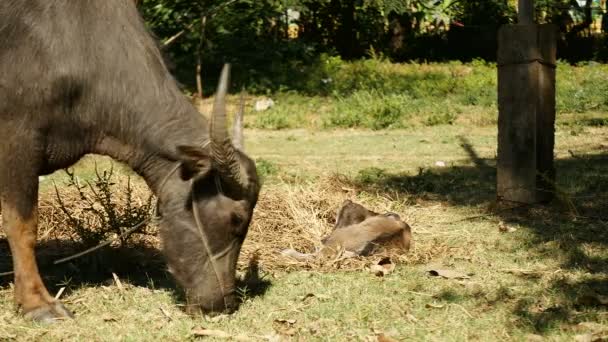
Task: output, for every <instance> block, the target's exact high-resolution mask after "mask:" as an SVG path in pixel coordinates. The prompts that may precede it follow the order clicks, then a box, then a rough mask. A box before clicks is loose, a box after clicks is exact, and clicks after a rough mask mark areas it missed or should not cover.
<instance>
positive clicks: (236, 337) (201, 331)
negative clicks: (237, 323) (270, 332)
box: [192, 328, 253, 341]
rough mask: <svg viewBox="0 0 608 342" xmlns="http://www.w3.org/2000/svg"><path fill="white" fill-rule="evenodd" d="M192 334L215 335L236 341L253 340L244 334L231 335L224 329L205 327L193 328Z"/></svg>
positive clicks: (199, 335) (196, 335) (201, 335)
mask: <svg viewBox="0 0 608 342" xmlns="http://www.w3.org/2000/svg"><path fill="white" fill-rule="evenodd" d="M192 335H193V336H194V337H215V338H221V339H230V340H234V341H253V340H252V339H251V338H249V337H247V336H244V335H230V334H228V333H227V332H225V331H222V330H213V329H205V328H194V329H192Z"/></svg>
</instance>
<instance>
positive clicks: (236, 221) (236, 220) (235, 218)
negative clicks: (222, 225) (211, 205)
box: [230, 213, 244, 227]
mask: <svg viewBox="0 0 608 342" xmlns="http://www.w3.org/2000/svg"><path fill="white" fill-rule="evenodd" d="M243 221H244V220H243V218H242V217H240V216H239V215H237V214H234V213H232V214H231V215H230V223H231V224H232V226H233V227H240V226H241V225H242V224H243Z"/></svg>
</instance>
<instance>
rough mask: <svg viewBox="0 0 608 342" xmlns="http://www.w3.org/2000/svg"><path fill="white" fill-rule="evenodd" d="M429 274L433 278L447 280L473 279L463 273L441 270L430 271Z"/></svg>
mask: <svg viewBox="0 0 608 342" xmlns="http://www.w3.org/2000/svg"><path fill="white" fill-rule="evenodd" d="M429 274H430V275H432V276H436V277H442V278H445V279H469V278H471V277H469V276H468V275H466V274H464V273H462V272H458V271H454V270H441V269H436V270H429Z"/></svg>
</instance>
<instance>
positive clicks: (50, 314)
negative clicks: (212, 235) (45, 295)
mask: <svg viewBox="0 0 608 342" xmlns="http://www.w3.org/2000/svg"><path fill="white" fill-rule="evenodd" d="M24 316H25V318H27V319H30V320H32V321H34V322H37V323H42V324H50V323H54V322H57V321H61V320H65V319H68V318H74V315H73V314H72V313H71V312H70V311H69V310H68V309H66V308H65V306H63V304H61V303H60V302H54V303H50V304H48V305H46V306H42V307H39V308H36V309H34V310H31V311H28V312H26V313H25V315H24Z"/></svg>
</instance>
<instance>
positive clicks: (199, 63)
mask: <svg viewBox="0 0 608 342" xmlns="http://www.w3.org/2000/svg"><path fill="white" fill-rule="evenodd" d="M206 24H207V16H206V15H202V16H201V28H200V29H201V31H200V32H201V37H200V40H199V42H198V48H197V51H196V54H197V58H196V90H197V95H198V97H199V99H200V100H201V101H202V100H203V78H202V72H203V45H204V43H205V26H206Z"/></svg>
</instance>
